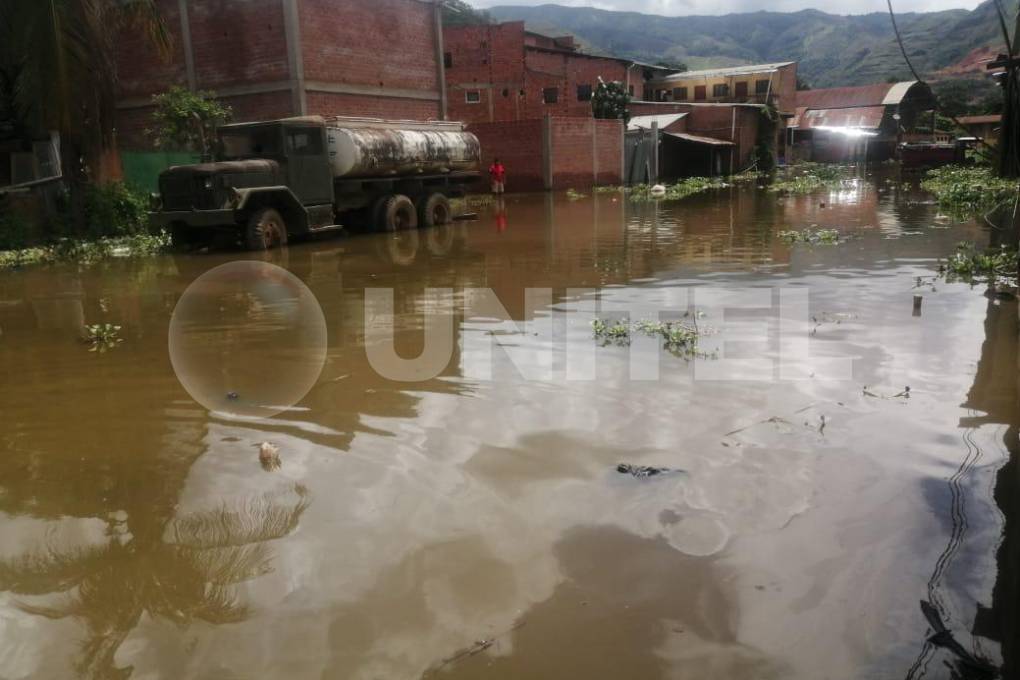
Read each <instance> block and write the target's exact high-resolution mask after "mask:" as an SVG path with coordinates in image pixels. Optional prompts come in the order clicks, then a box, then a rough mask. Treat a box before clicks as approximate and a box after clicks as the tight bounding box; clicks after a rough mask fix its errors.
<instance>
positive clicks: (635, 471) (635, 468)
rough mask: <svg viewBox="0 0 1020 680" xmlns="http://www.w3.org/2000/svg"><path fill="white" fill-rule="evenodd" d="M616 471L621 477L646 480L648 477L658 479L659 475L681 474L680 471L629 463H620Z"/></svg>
mask: <svg viewBox="0 0 1020 680" xmlns="http://www.w3.org/2000/svg"><path fill="white" fill-rule="evenodd" d="M616 471H617V472H619V473H620V474H621V475H630V476H631V477H635V478H637V479H647V478H648V477H658V476H659V475H666V474H669V473H670V472H682V470H674V469H672V468H668V467H651V466H648V465H631V464H630V463H620V464H619V465H617V466H616Z"/></svg>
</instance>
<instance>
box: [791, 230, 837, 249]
mask: <svg viewBox="0 0 1020 680" xmlns="http://www.w3.org/2000/svg"><path fill="white" fill-rule="evenodd" d="M779 239H780V240H781V241H783V242H784V243H788V244H791V245H792V244H794V243H807V244H809V245H826V246H833V245H837V244H839V232H838V231H836V230H835V229H815V230H812V229H801V230H800V231H781V232H779Z"/></svg>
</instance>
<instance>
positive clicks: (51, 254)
mask: <svg viewBox="0 0 1020 680" xmlns="http://www.w3.org/2000/svg"><path fill="white" fill-rule="evenodd" d="M169 247H170V236H169V235H168V234H167V233H166V232H160V233H159V234H136V235H134V236H121V237H117V238H101V239H96V240H94V241H89V240H83V239H61V240H59V241H57V242H55V243H52V244H49V245H45V246H39V247H36V248H22V249H21V250H3V251H0V270H2V269H17V268H20V267H24V266H26V265H30V264H50V263H54V262H79V263H83V264H89V263H92V262H98V261H99V260H105V259H108V258H111V257H139V256H143V255H155V254H157V253H161V252H164V251H166V250H168V249H169Z"/></svg>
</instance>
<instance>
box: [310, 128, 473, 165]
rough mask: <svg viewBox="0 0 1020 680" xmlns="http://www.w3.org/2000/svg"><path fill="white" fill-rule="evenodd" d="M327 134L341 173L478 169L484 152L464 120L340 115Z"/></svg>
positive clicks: (332, 161) (331, 161) (333, 159)
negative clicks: (372, 117)
mask: <svg viewBox="0 0 1020 680" xmlns="http://www.w3.org/2000/svg"><path fill="white" fill-rule="evenodd" d="M326 137H327V140H328V142H329V160H330V164H331V165H332V167H333V176H334V177H337V178H340V177H389V176H398V175H409V174H439V173H448V172H473V171H477V170H478V167H479V163H480V157H481V146H480V145H479V143H478V138H477V137H475V136H474V135H473V134H471V133H470V132H465V131H464V129H463V125H461V124H460V123H445V122H430V123H418V122H414V121H381V120H372V119H342V118H334V119H328V120H327V121H326Z"/></svg>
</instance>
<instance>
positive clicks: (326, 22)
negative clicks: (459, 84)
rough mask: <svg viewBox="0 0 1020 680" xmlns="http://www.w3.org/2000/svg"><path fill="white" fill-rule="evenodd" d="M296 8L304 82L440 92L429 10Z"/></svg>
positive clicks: (402, 3) (322, 3) (304, 4)
mask: <svg viewBox="0 0 1020 680" xmlns="http://www.w3.org/2000/svg"><path fill="white" fill-rule="evenodd" d="M274 2H276V4H277V5H279V4H280V2H279V0H274ZM298 7H299V8H300V16H301V44H302V53H303V56H304V73H305V80H306V81H316V80H317V81H325V82H329V83H347V84H355V85H372V86H378V87H386V88H399V89H407V90H418V91H421V92H434V91H436V90H437V89H438V87H439V85H438V80H439V78H438V70H437V64H436V43H435V39H436V35H435V23H434V15H433V11H434V8H433V6H432V5H430V4H427V3H423V2H415V1H412V0H342V2H337V1H336V0H301V1H300V2H299V3H298ZM437 112H438V111H437ZM432 117H435V116H432Z"/></svg>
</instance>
